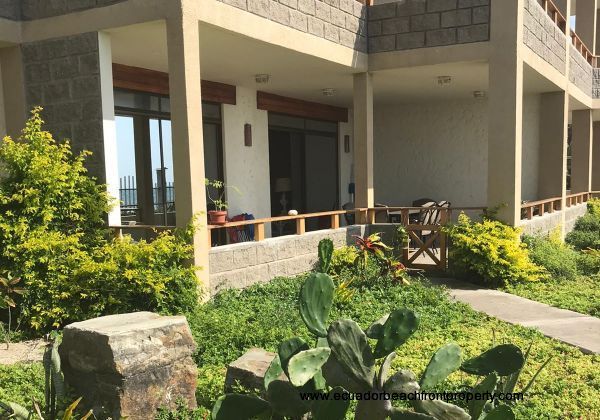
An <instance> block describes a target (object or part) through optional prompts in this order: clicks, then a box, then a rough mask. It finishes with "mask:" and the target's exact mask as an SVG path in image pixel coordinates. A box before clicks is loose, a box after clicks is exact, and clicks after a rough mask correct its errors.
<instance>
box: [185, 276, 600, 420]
mask: <svg viewBox="0 0 600 420" xmlns="http://www.w3.org/2000/svg"><path fill="white" fill-rule="evenodd" d="M303 282H304V278H302V277H300V278H295V279H290V278H280V279H276V280H274V281H273V282H271V283H269V284H267V285H260V286H253V287H251V288H249V289H247V290H244V291H238V290H231V291H226V292H223V293H222V294H220V295H219V296H217V297H215V298H214V299H213V300H212V301H211V302H209V303H208V304H206V305H204V306H202V307H200V308H199V309H198V310H197V311H195V312H194V313H192V314H190V315H189V317H188V319H189V321H190V324H191V327H192V331H193V334H194V336H195V338H196V341H197V343H198V351H197V354H196V359H197V362H198V365H199V369H200V372H199V387H198V391H197V396H198V402H199V404H201V405H202V406H204V407H206V408H208V409H210V408H211V407H212V406H213V404H214V403H215V401H216V400H217V398H218V397H219V396H221V394H222V392H223V384H224V375H225V370H226V366H227V364H228V363H230V362H231V361H233V360H235V359H236V358H237V357H239V356H241V355H242V354H243V353H244V352H245V350H247V349H248V348H251V347H261V348H265V349H266V350H269V351H273V352H277V350H278V346H279V343H280V342H282V341H284V340H286V339H288V338H290V337H295V336H297V337H299V338H301V339H302V340H304V341H306V342H311V340H312V334H311V333H310V332H309V331H308V330H307V329H306V327H305V326H304V323H303V321H302V319H301V317H300V314H299V311H298V304H297V297H298V293H299V292H300V287H301V285H302V283H303ZM399 307H405V308H408V309H411V310H414V311H415V312H418V313H419V314H420V316H421V325H422V326H426V327H423V328H419V329H418V330H417V331H416V332H415V334H414V338H413V339H411V340H408V341H407V342H406V343H405V344H404V345H403V346H401V347H400V348H399V349H398V352H397V353H398V357H397V358H396V360H395V361H394V362H393V363H392V372H395V371H397V370H399V369H402V368H407V367H410V368H411V369H413V370H414V372H415V374H416V375H417V376H420V375H421V374H422V373H423V371H424V370H425V368H426V365H427V363H428V361H429V360H428V357H425V355H431V354H433V353H434V352H435V351H436V350H437V349H438V348H439V347H440V346H442V345H443V344H445V343H447V342H455V343H457V344H458V345H460V347H461V348H462V350H463V354H464V357H465V358H470V357H474V356H476V355H478V354H480V353H481V352H483V351H485V350H487V349H489V348H490V347H492V342H493V338H494V337H495V339H496V340H495V341H496V344H499V343H503V342H511V343H515V344H516V345H518V346H519V347H521V348H527V346H528V345H529V344H530V343H531V342H532V341H533V348H532V351H531V355H530V358H529V360H530V361H529V363H528V364H527V365H526V366H525V368H524V372H523V379H522V380H521V381H520V382H519V387H520V388H522V387H523V386H525V384H526V381H527V379H529V378H531V376H533V374H534V373H535V371H536V370H537V369H538V368H539V367H540V366H541V365H542V364H543V363H544V362H545V361H546V360H547V359H548V357H550V356H554V359H553V361H552V362H551V363H550V364H549V365H548V366H547V367H546V368H545V369H544V370H543V371H542V372H541V374H540V375H539V377H538V379H537V382H536V383H535V385H534V386H533V388H532V390H531V391H532V393H531V394H530V395H529V396H528V398H526V400H525V401H524V402H523V404H521V405H518V406H516V407H515V412H516V414H517V418H594V415H595V413H598V412H600V401H598V399H597V398H596V396H597V395H598V392H600V374H599V373H598V370H597V368H596V365H597V363H598V362H600V358H599V357H598V356H589V355H584V354H582V353H581V352H580V351H579V350H576V349H574V348H572V347H570V346H566V345H562V344H559V343H557V342H555V341H553V340H550V339H547V338H544V337H543V336H542V335H541V334H539V333H537V332H535V331H533V330H530V329H526V328H522V327H517V326H510V325H508V324H506V323H503V322H501V321H498V320H495V319H493V318H490V317H487V316H485V315H482V314H480V313H477V312H475V311H473V310H472V309H470V308H469V307H468V306H466V305H463V304H459V303H454V302H451V301H450V300H449V299H448V298H447V296H446V295H445V294H444V292H443V291H441V290H440V289H438V288H433V287H430V286H429V285H428V284H427V283H426V282H423V281H421V280H418V279H414V280H413V281H412V282H411V285H409V286H406V285H400V284H397V283H392V282H382V283H378V284H376V285H374V286H372V287H369V288H365V289H361V290H360V291H359V292H357V293H356V294H354V295H353V296H352V298H351V299H350V300H349V301H348V302H346V303H340V302H337V303H334V306H333V307H332V313H331V319H340V318H351V319H354V320H355V321H357V323H358V324H359V325H360V327H361V328H363V329H366V328H368V327H369V326H370V325H371V324H372V323H373V322H374V321H376V320H378V319H379V318H380V316H381V314H382V313H389V312H391V311H392V310H394V309H396V308H399ZM474 384H475V381H474V378H471V377H470V375H465V374H463V373H459V372H455V373H453V374H451V375H450V376H449V377H448V378H447V379H446V380H445V381H443V382H442V383H441V384H440V385H439V386H438V387H436V388H437V389H438V390H446V391H451V390H458V389H460V388H461V387H463V386H465V385H466V386H473V385H474Z"/></svg>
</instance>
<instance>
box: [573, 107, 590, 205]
mask: <svg viewBox="0 0 600 420" xmlns="http://www.w3.org/2000/svg"><path fill="white" fill-rule="evenodd" d="M572 124H573V126H572V135H573V139H572V141H571V154H572V156H571V192H572V193H579V192H586V191H590V190H591V189H592V144H593V138H592V136H593V130H592V124H593V120H592V110H590V109H585V110H582V111H573V119H572Z"/></svg>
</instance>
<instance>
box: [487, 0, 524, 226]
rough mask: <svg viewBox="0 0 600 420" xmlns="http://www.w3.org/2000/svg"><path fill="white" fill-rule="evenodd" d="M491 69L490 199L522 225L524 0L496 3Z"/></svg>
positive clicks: (502, 214) (504, 215)
mask: <svg viewBox="0 0 600 420" xmlns="http://www.w3.org/2000/svg"><path fill="white" fill-rule="evenodd" d="M492 9H493V10H494V13H492V15H491V19H492V22H491V26H490V27H491V40H490V42H491V48H490V51H491V55H490V65H489V80H490V87H489V101H488V115H489V122H488V124H489V131H488V133H489V134H488V200H487V204H488V206H489V207H490V208H495V207H497V206H502V207H501V208H500V209H499V213H498V217H499V218H500V219H502V220H503V221H504V222H506V223H508V224H510V225H517V224H518V223H519V221H520V213H521V170H522V168H521V160H522V140H523V59H522V56H521V49H522V48H523V0H516V1H510V2H507V1H495V2H494V3H493V4H492Z"/></svg>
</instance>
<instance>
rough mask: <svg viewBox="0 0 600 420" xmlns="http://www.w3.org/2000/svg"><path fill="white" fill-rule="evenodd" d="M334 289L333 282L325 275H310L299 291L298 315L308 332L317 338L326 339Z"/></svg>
mask: <svg viewBox="0 0 600 420" xmlns="http://www.w3.org/2000/svg"><path fill="white" fill-rule="evenodd" d="M334 289H335V286H334V284H333V280H332V279H331V277H329V276H328V275H327V274H323V273H312V274H311V275H310V276H309V277H308V278H307V279H306V282H305V283H304V285H303V286H302V289H301V290H300V315H301V316H302V320H303V321H304V323H305V324H306V327H307V328H308V330H309V331H310V332H311V333H313V334H314V335H316V336H317V337H327V319H328V318H329V311H330V310H331V305H332V303H333V291H334Z"/></svg>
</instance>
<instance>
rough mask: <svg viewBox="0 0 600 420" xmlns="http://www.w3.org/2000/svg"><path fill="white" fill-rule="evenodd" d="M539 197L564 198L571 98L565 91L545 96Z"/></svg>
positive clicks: (542, 105) (542, 110) (542, 117)
mask: <svg viewBox="0 0 600 420" xmlns="http://www.w3.org/2000/svg"><path fill="white" fill-rule="evenodd" d="M541 98H542V100H541V109H540V150H539V177H538V195H539V197H538V198H539V199H540V200H541V199H545V198H552V197H562V196H563V194H564V192H565V190H566V185H567V180H566V172H567V136H568V123H569V103H568V100H569V97H568V95H567V94H566V93H565V92H564V91H561V92H553V93H545V94H542V95H541Z"/></svg>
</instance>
